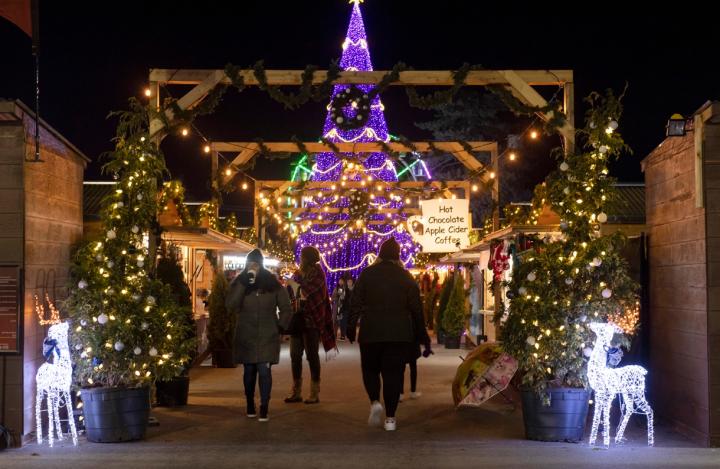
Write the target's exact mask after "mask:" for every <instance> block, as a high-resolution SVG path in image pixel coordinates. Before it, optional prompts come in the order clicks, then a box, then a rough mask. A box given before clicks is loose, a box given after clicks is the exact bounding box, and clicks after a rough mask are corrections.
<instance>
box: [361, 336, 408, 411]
mask: <svg viewBox="0 0 720 469" xmlns="http://www.w3.org/2000/svg"><path fill="white" fill-rule="evenodd" d="M409 348H410V344H409V343H407V342H369V343H361V344H360V366H361V367H362V375H363V384H364V385H365V391H366V392H367V394H368V397H369V398H370V402H374V401H379V400H380V387H381V384H382V393H383V400H384V401H385V415H386V416H387V417H395V411H396V410H397V406H398V402H399V401H400V391H401V390H402V386H403V374H404V373H405V363H407V361H408V352H409ZM381 376H382V383H381V382H380V377H381Z"/></svg>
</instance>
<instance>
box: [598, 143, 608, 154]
mask: <svg viewBox="0 0 720 469" xmlns="http://www.w3.org/2000/svg"><path fill="white" fill-rule="evenodd" d="M598 150H599V151H600V153H602V154H603V155H604V154H605V153H607V152H608V150H609V148H608V147H607V145H601V146H600V148H598Z"/></svg>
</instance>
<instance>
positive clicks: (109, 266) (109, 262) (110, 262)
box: [107, 261, 115, 269]
mask: <svg viewBox="0 0 720 469" xmlns="http://www.w3.org/2000/svg"><path fill="white" fill-rule="evenodd" d="M107 266H108V269H112V268H113V267H114V266H115V263H114V262H113V261H107Z"/></svg>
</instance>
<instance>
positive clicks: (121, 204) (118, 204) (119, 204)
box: [117, 202, 125, 208]
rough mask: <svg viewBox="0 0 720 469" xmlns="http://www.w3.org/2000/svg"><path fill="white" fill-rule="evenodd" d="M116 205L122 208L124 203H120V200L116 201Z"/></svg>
mask: <svg viewBox="0 0 720 469" xmlns="http://www.w3.org/2000/svg"><path fill="white" fill-rule="evenodd" d="M117 206H118V208H123V207H124V206H125V204H124V203H122V202H118V203H117Z"/></svg>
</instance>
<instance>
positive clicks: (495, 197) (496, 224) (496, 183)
mask: <svg viewBox="0 0 720 469" xmlns="http://www.w3.org/2000/svg"><path fill="white" fill-rule="evenodd" d="M490 167H491V168H492V171H493V172H495V178H494V179H493V186H492V201H493V212H492V227H493V231H497V230H499V229H500V171H499V169H500V162H499V157H498V151H497V147H494V148H493V149H492V150H491V151H490Z"/></svg>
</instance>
